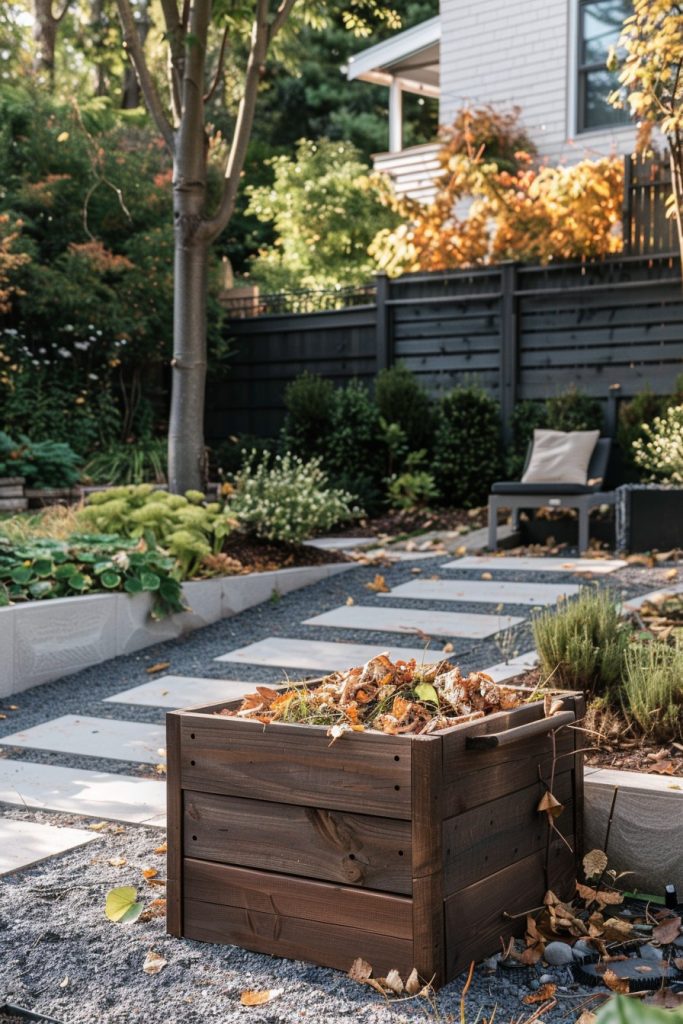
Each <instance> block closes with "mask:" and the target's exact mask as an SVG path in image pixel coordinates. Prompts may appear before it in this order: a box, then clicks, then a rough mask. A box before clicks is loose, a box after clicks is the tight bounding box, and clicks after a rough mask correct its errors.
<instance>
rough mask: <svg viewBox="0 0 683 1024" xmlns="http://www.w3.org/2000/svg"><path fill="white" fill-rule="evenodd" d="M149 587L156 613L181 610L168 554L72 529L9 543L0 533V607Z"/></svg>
mask: <svg viewBox="0 0 683 1024" xmlns="http://www.w3.org/2000/svg"><path fill="white" fill-rule="evenodd" d="M115 591H121V592H124V593H127V594H131V595H132V594H142V593H150V594H151V595H152V596H153V611H152V616H153V617H154V618H160V617H162V616H163V615H168V614H171V613H172V612H179V611H182V610H183V607H184V605H183V602H182V593H181V586H180V582H179V580H178V578H177V574H176V564H175V561H174V560H173V559H172V558H169V557H167V556H166V555H164V553H163V552H161V551H158V550H156V549H154V548H149V549H148V550H146V551H140V550H139V549H138V545H137V542H135V541H132V540H128V541H126V540H124V539H123V538H121V537H116V536H106V535H101V536H97V535H94V536H91V535H74V536H73V537H71V538H70V539H69V540H68V541H57V540H50V539H48V538H36V539H34V540H28V541H26V542H24V543H23V544H13V543H11V542H10V541H8V540H4V539H3V538H2V537H0V607H3V606H6V605H9V604H13V603H15V602H22V601H40V600H46V599H48V598H53V597H76V596H78V595H79V594H91V593H98V592H99V593H108V592H109V593H111V592H115Z"/></svg>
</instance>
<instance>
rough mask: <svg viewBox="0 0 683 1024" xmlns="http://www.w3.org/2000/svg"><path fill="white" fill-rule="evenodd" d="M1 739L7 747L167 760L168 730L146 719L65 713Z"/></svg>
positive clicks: (133, 758)
mask: <svg viewBox="0 0 683 1024" xmlns="http://www.w3.org/2000/svg"><path fill="white" fill-rule="evenodd" d="M0 743H1V744H3V745H4V746H8V747H28V748H30V749H34V750H54V751H59V752H60V753H64V754H76V755H78V756H81V755H86V756H88V757H107V758H114V759H115V760H117V761H141V762H143V763H145V764H158V763H159V762H160V761H162V760H164V750H165V747H166V730H165V729H164V727H163V726H159V725H147V724H145V723H144V722H119V721H117V720H116V719H111V718H91V717H89V716H87V715H62V717H61V718H53V719H52V720H51V721H49V722H42V723H41V724H40V725H34V726H32V727H31V728H30V729H24V730H23V731H22V732H15V733H12V734H11V735H10V736H3V738H2V739H1V740H0ZM0 763H1V762H0Z"/></svg>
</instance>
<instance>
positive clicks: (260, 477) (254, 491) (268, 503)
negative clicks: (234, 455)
mask: <svg viewBox="0 0 683 1024" xmlns="http://www.w3.org/2000/svg"><path fill="white" fill-rule="evenodd" d="M245 456H246V457H245V461H244V463H243V465H242V468H241V470H240V471H239V473H238V474H237V475H236V477H235V489H234V492H233V494H232V496H231V498H230V503H229V506H228V508H229V512H230V515H231V516H233V517H234V518H235V519H236V520H237V521H238V522H239V524H240V526H241V528H242V529H243V530H244V531H245V532H247V533H251V534H254V535H255V536H256V537H260V538H262V539H263V540H271V541H280V542H282V543H286V544H300V543H301V542H302V541H303V540H305V539H306V538H307V537H311V536H312V535H313V534H315V533H320V532H322V531H325V530H329V529H331V528H332V527H333V526H336V525H337V524H339V523H344V522H349V521H350V520H353V519H356V518H358V517H359V516H361V515H362V514H363V512H362V509H360V508H358V507H357V506H356V505H355V504H354V501H355V499H354V496H353V495H352V494H349V493H348V492H347V491H343V490H339V489H336V488H332V487H330V486H329V484H328V481H327V474H326V473H325V472H324V471H323V469H321V466H320V459H317V458H316V459H311V460H310V462H304V460H303V459H300V458H299V457H298V456H297V455H292V454H291V452H287V453H286V454H284V455H276V456H275V457H274V458H273V457H272V456H270V455H269V454H268V453H266V454H263V455H259V453H258V452H257V451H255V450H254V451H251V452H249V453H245Z"/></svg>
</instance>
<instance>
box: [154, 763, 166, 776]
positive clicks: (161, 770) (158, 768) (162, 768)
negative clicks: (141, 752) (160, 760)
mask: <svg viewBox="0 0 683 1024" xmlns="http://www.w3.org/2000/svg"><path fill="white" fill-rule="evenodd" d="M154 771H155V772H156V774H157V775H165V774H166V772H167V768H166V765H165V764H155V765H154Z"/></svg>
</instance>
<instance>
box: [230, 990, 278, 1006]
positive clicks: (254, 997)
mask: <svg viewBox="0 0 683 1024" xmlns="http://www.w3.org/2000/svg"><path fill="white" fill-rule="evenodd" d="M281 992H282V989H281V988H267V989H264V990H263V991H262V992H257V991H256V990H255V989H251V988H247V989H245V990H244V992H242V994H241V995H240V1003H241V1004H242V1006H263V1004H264V1003H269V1002H270V1001H271V999H275V998H276V997H277V996H279V995H280V993H281Z"/></svg>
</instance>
